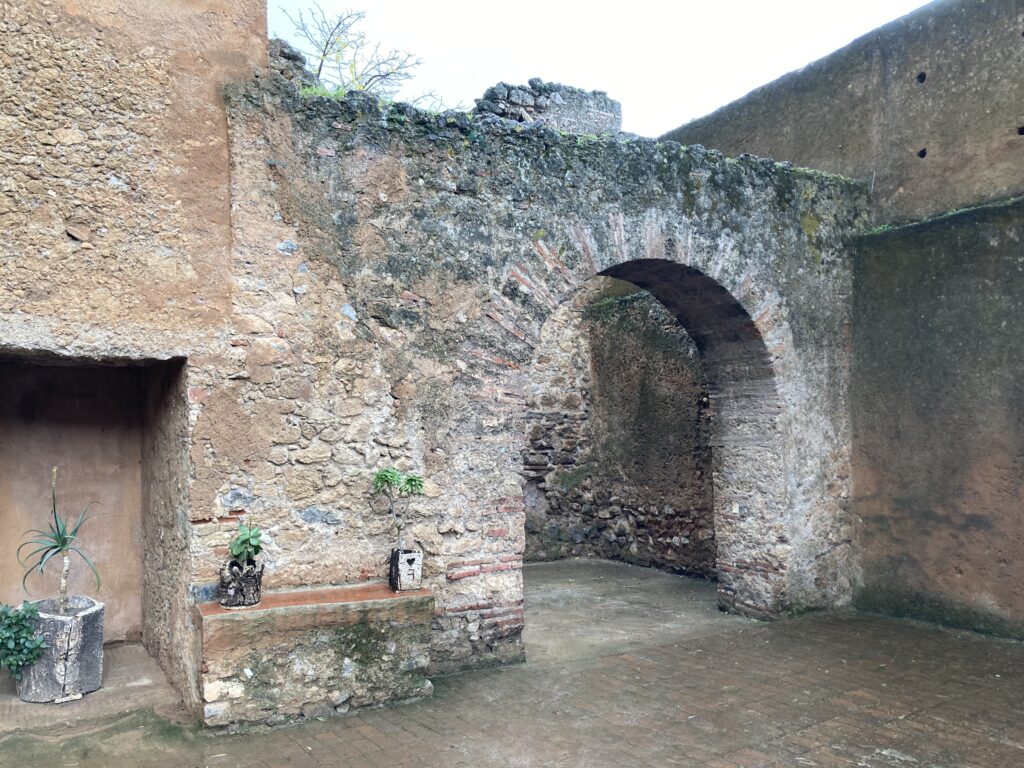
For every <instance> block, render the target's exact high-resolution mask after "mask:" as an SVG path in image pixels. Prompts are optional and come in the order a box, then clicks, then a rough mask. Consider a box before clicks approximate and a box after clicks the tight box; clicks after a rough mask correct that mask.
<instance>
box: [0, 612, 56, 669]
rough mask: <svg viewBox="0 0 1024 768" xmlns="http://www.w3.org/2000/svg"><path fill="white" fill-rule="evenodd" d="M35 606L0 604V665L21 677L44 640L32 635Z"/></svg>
mask: <svg viewBox="0 0 1024 768" xmlns="http://www.w3.org/2000/svg"><path fill="white" fill-rule="evenodd" d="M38 621H39V609H38V608H36V606H35V605H33V604H32V603H29V602H25V603H22V604H21V607H15V606H12V605H0V668H2V669H6V670H7V671H8V672H10V673H11V677H13V678H14V679H15V680H21V678H22V676H23V674H24V672H23V670H24V669H25V668H26V667H30V666H32V665H33V664H35V663H36V662H37V661H39V657H40V656H42V655H43V650H44V649H45V648H46V647H47V645H46V641H45V640H44V639H43V638H42V637H39V636H38V635H36V626H37V624H38Z"/></svg>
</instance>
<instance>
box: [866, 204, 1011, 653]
mask: <svg viewBox="0 0 1024 768" xmlns="http://www.w3.org/2000/svg"><path fill="white" fill-rule="evenodd" d="M1022 243H1024V203H1021V202H1019V201H1018V202H1014V203H1008V204H1002V205H996V206H991V207H988V208H980V209H976V210H972V211H966V212H961V213H958V214H955V215H953V216H949V217H946V218H944V219H939V220H934V221H930V222H926V223H923V224H919V225H916V226H911V227H904V228H901V229H897V230H893V231H890V232H887V233H883V234H878V235H872V236H868V237H865V238H863V239H862V240H861V241H860V243H859V247H858V253H857V258H856V261H855V272H854V281H855V291H854V297H855V301H854V307H855V312H854V335H853V349H854V355H855V357H854V366H853V384H852V388H851V406H852V412H853V426H854V447H855V454H854V456H855V462H854V498H855V509H856V511H857V513H858V516H859V517H860V519H861V521H862V527H863V533H862V539H863V548H864V585H863V588H862V589H860V590H858V593H857V596H856V601H857V604H858V605H860V606H861V607H864V608H868V609H871V610H880V611H884V612H889V613H897V614H901V615H909V616H915V617H917V618H924V619H929V620H933V621H941V622H943V623H947V624H953V625H957V626H963V627H970V628H975V629H981V630H985V631H990V632H996V633H998V634H1004V635H1009V636H1013V637H1018V638H1021V637H1024V561H1022V559H1021V557H1020V552H1021V549H1022V547H1024V525H1022V517H1021V512H1022V508H1024V464H1022V458H1021V457H1022V456H1024V410H1022V408H1024V380H1022V378H1021V375H1020V361H1021V360H1024V273H1022V271H1021V270H1022V264H1024V258H1022V257H1024V248H1022Z"/></svg>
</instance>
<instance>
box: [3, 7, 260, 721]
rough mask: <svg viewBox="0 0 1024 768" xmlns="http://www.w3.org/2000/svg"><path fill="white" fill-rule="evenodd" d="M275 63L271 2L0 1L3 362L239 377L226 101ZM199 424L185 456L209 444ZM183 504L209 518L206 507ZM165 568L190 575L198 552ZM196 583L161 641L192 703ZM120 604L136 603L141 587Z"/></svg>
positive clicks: (176, 593) (190, 379)
mask: <svg viewBox="0 0 1024 768" xmlns="http://www.w3.org/2000/svg"><path fill="white" fill-rule="evenodd" d="M265 57H266V38H265V4H264V3H263V2H262V0H243V1H241V2H239V1H237V0H233V1H231V2H229V1H228V0H211V2H204V3H202V4H195V3H185V2H178V0H174V1H173V2H166V3H151V2H146V1H145V0H84V1H83V2H74V3H72V2H55V1H46V2H37V1H36V0H31V1H28V0H24V1H22V0H0V168H3V173H2V174H0V228H2V229H3V231H4V233H5V235H4V238H3V241H2V243H0V329H2V330H0V352H2V353H3V354H4V355H7V356H10V357H11V358H13V359H22V358H34V357H41V356H46V355H56V356H58V357H59V358H61V359H63V360H65V361H72V362H74V363H76V364H79V365H82V364H86V363H88V362H90V361H91V362H104V363H109V362H116V363H132V362H134V363H140V364H141V363H144V362H145V361H147V360H167V359H170V358H172V357H180V358H188V366H187V369H186V371H185V372H184V374H183V375H184V378H185V381H184V382H183V384H182V386H183V387H184V388H185V389H189V388H191V385H192V383H194V380H195V381H198V382H199V383H201V382H203V381H208V380H210V379H211V378H215V379H216V380H218V381H220V380H222V379H226V377H227V376H229V375H230V374H231V373H232V372H233V371H232V370H231V368H230V366H231V363H225V362H224V360H225V358H226V359H229V360H230V359H232V355H231V350H232V348H231V347H230V344H229V343H228V341H227V340H226V338H227V333H226V330H225V327H226V320H225V318H226V317H227V316H228V315H230V314H231V313H232V312H233V309H232V299H231V296H232V293H233V292H234V290H235V288H234V286H233V284H232V282H231V279H230V275H229V269H228V265H229V264H230V259H229V253H230V243H231V228H230V191H229V167H228V151H227V130H226V119H225V114H224V109H223V102H222V99H221V95H220V88H221V86H222V84H223V83H225V82H227V81H229V80H237V79H245V78H248V77H250V76H251V73H252V69H253V67H254V66H256V65H259V64H260V63H261V62H263V61H264V60H265ZM222 350H226V353H225V352H224V351H222ZM238 357H239V355H238V354H237V353H236V354H235V356H234V358H235V359H237V358H238ZM225 369H227V370H225ZM193 391H195V390H193ZM196 409H197V404H196V403H195V401H193V402H192V403H191V404H190V412H189V414H188V419H189V420H190V421H189V423H188V430H187V432H186V433H185V435H184V439H185V440H186V441H195V440H200V437H201V436H200V435H198V434H196V433H195V423H194V418H195V417H196V416H197V413H196ZM180 438H181V436H180V435H179V439H180ZM176 448H177V449H178V450H179V451H180V452H181V453H180V454H179V455H182V454H183V455H187V453H188V450H189V445H188V444H187V443H186V444H183V445H178V446H176ZM160 450H164V449H163V448H161V449H160ZM183 461H184V459H183ZM48 466H49V464H48V463H47V465H45V466H42V467H40V471H41V472H42V473H44V474H45V473H46V472H47V470H48ZM174 491H175V492H176V493H177V494H178V498H177V499H176V500H175V503H177V504H178V505H183V504H188V503H191V504H192V505H193V506H199V507H205V509H204V511H203V514H205V515H206V516H209V515H211V514H212V513H211V511H210V507H211V506H212V499H211V498H199V497H196V496H192V497H191V500H190V497H189V494H188V489H187V487H178V488H176V489H174ZM167 501H168V503H169V502H170V500H169V498H168V499H167ZM102 520H103V519H102V518H99V519H98V520H97V521H94V522H98V523H100V524H101V525H102ZM133 535H134V536H135V537H136V538H134V539H133V542H134V543H135V545H136V548H137V549H136V550H135V551H134V553H130V554H133V556H135V557H142V556H143V553H142V552H141V551H140V550H141V548H142V541H141V540H140V539H141V538H142V532H141V531H139V530H136V531H135V532H134V534H133ZM191 538H192V532H191V531H189V532H188V535H187V536H185V537H176V538H172V539H170V540H168V539H166V538H165V539H164V540H163V546H164V547H170V546H172V545H182V544H183V542H185V541H190V540H191ZM172 559H177V560H178V562H179V563H183V564H187V567H188V569H189V570H190V569H191V563H192V556H191V552H189V551H185V552H179V553H176V554H174V555H173V557H172ZM190 581H191V577H190V576H189V577H188V578H184V579H181V580H180V581H177V582H176V583H173V584H170V583H169V584H168V586H170V587H172V588H173V594H172V595H169V596H168V599H169V600H170V602H171V604H173V605H175V606H178V608H177V609H175V610H174V611H171V612H170V613H169V614H162V615H161V618H162V617H164V616H169V617H170V618H169V620H170V621H171V622H172V624H173V626H171V627H167V628H164V629H163V630H162V631H164V632H166V634H167V637H170V638H173V642H172V645H173V646H174V647H173V649H172V648H171V647H169V646H167V645H164V644H162V643H158V645H159V647H160V649H161V650H160V654H161V658H162V659H164V660H165V661H166V660H167V659H172V657H173V656H174V654H181V655H180V656H178V659H179V660H180V661H172V662H171V663H170V664H167V663H165V669H168V670H169V671H171V673H172V682H173V683H174V684H175V685H176V686H177V687H178V688H179V690H181V691H182V692H183V694H184V695H185V697H186V699H187V700H193V701H194V700H196V699H197V698H198V691H197V690H195V680H196V679H197V674H198V670H197V668H196V667H197V664H198V662H197V661H196V660H195V659H191V658H189V655H190V652H189V650H188V647H189V646H188V639H189V638H194V633H195V629H194V627H193V626H192V625H191V623H190V621H189V619H188V615H189V614H188V612H187V611H184V610H181V608H182V607H184V606H186V605H190V604H191V600H192V598H191V594H190V591H189V583H190ZM137 583H138V581H137V580H136V584H137ZM116 599H117V598H116V596H115V597H112V598H111V600H110V601H109V602H111V603H114V602H116ZM120 599H121V600H122V601H134V602H135V603H136V605H137V603H138V600H139V594H138V591H137V589H133V590H125V591H124V593H123V594H122V596H121V598H120ZM112 609H113V610H118V607H117V606H113V607H112ZM108 610H111V609H108ZM145 625H146V616H145V615H143V634H144V636H145V637H146V638H148V639H147V642H148V643H150V645H151V647H156V646H154V645H152V637H153V636H152V635H151V634H149V632H148V631H147V628H146V626H145ZM193 645H194V644H193Z"/></svg>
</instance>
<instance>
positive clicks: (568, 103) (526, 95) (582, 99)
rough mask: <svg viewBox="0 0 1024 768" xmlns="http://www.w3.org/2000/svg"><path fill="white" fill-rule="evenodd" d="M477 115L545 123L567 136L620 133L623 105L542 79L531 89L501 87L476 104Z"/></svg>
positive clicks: (600, 93)
mask: <svg viewBox="0 0 1024 768" xmlns="http://www.w3.org/2000/svg"><path fill="white" fill-rule="evenodd" d="M475 111H476V112H477V114H492V115H498V116H499V117H503V118H505V119H507V120H514V121H516V122H518V123H533V122H535V121H543V122H544V123H545V124H546V125H550V126H551V127H552V128H556V129H558V130H561V131H566V132H567V133H580V134H586V133H593V134H600V133H609V132H611V133H618V132H619V131H620V130H622V105H621V104H620V103H619V102H617V101H615V100H614V99H610V98H608V94H607V93H605V92H604V91H584V90H581V89H579V88H573V87H571V86H568V85H562V84H561V83H547V82H545V81H543V80H541V79H540V78H539V77H535V78H533V79H531V80H530V82H529V84H528V85H509V84H508V83H498V84H497V85H495V86H493V87H491V88H488V89H487V91H486V92H485V93H484V96H483V98H482V99H477V100H476V109H475Z"/></svg>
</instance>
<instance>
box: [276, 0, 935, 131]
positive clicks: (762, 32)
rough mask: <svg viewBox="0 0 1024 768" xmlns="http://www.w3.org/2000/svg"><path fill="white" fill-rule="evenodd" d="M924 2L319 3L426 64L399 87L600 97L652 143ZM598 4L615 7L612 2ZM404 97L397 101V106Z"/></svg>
mask: <svg viewBox="0 0 1024 768" xmlns="http://www.w3.org/2000/svg"><path fill="white" fill-rule="evenodd" d="M926 4H927V3H926V2H923V1H922V0H676V2H674V3H671V2H664V0H662V2H656V1H655V0H632V2H626V3H616V5H619V6H620V7H619V9H618V10H614V11H613V10H601V7H602V6H601V4H600V3H598V2H595V0H590V2H558V0H546V2H541V1H540V0H512V1H511V2H495V1H494V0H490V2H488V1H487V0H472V1H470V0H415V1H412V2H410V0H351V1H346V0H321V2H320V5H321V7H322V8H323V9H324V10H325V11H327V12H328V13H332V12H340V11H341V10H344V9H346V8H351V9H353V10H362V11H365V12H366V19H365V20H364V21H363V23H362V29H363V31H364V32H365V33H366V34H367V37H368V38H369V39H370V40H373V41H379V42H380V43H381V44H382V47H384V48H399V49H404V50H407V51H411V52H412V53H415V54H416V55H417V56H419V57H420V58H422V59H423V60H424V64H423V65H422V66H421V67H420V68H419V70H418V74H417V76H416V78H415V79H414V80H413V81H411V83H410V84H408V85H407V86H406V88H405V89H403V92H402V93H403V94H405V95H406V96H407V97H409V96H415V95H418V94H420V93H422V92H424V91H435V92H437V93H438V94H439V95H440V96H441V97H442V99H443V100H444V101H445V102H446V103H448V104H454V103H457V102H460V101H461V102H462V103H463V104H464V105H465V106H466V107H467V108H468V107H471V106H472V105H473V99H475V98H479V97H480V96H482V95H483V92H484V90H486V89H487V87H488V86H491V85H494V84H495V83H497V82H499V81H505V82H509V83H513V84H519V83H525V82H526V81H527V80H529V79H530V78H531V77H541V78H543V79H545V80H553V81H556V82H561V83H565V84H567V85H574V86H578V87H581V88H586V89H588V90H592V89H595V90H602V91H607V92H608V94H609V95H610V96H611V97H612V98H614V99H617V100H619V101H621V102H622V111H623V129H624V130H627V131H632V132H634V133H638V134H641V135H645V136H658V135H661V134H663V133H665V132H666V131H669V130H671V129H672V128H675V127H677V126H679V125H682V124H683V123H685V122H687V121H688V120H690V119H692V118H695V117H700V116H701V115H704V114H707V113H708V112H711V111H712V110H714V109H716V108H717V107H720V106H722V105H723V104H727V103H729V102H730V101H733V100H734V99H737V98H739V97H740V96H743V95H744V94H745V93H747V92H749V91H750V90H752V89H753V88H756V87H757V86H759V85H763V84H764V83H767V82H770V81H771V80H774V79H775V78H777V77H779V76H780V75H783V74H785V73H786V72H789V71H792V70H794V69H799V68H800V67H802V66H804V65H805V64H808V63H810V62H811V61H814V60H815V59H819V58H821V57H822V56H824V55H826V54H828V53H831V52H832V51H834V50H836V49H837V48H841V47H842V46H844V45H846V44H847V43H849V42H850V41H852V40H853V39H855V38H857V37H859V36H860V35H862V34H864V33H865V32H869V31H870V30H872V29H874V28H875V27H878V26H881V25H882V24H884V23H886V22H888V21H891V20H892V19H895V18H898V17H899V16H902V15H904V14H906V13H909V12H910V11H912V10H914V9H915V8H919V7H921V6H922V5H926ZM268 5H269V8H268V13H269V25H270V32H271V35H274V36H278V37H283V38H284V39H286V40H290V41H291V42H293V43H294V42H296V41H295V40H293V39H292V38H293V30H292V26H291V24H290V23H289V21H288V19H287V18H286V17H285V15H284V13H283V12H282V10H281V9H282V8H285V9H287V10H288V11H289V12H290V13H291V14H292V15H293V16H295V15H296V11H298V10H300V9H306V8H308V7H310V5H311V3H310V2H309V1H308V0H268ZM605 7H609V8H610V7H611V4H608V5H606V6H605ZM401 95H402V94H399V98H401Z"/></svg>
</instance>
